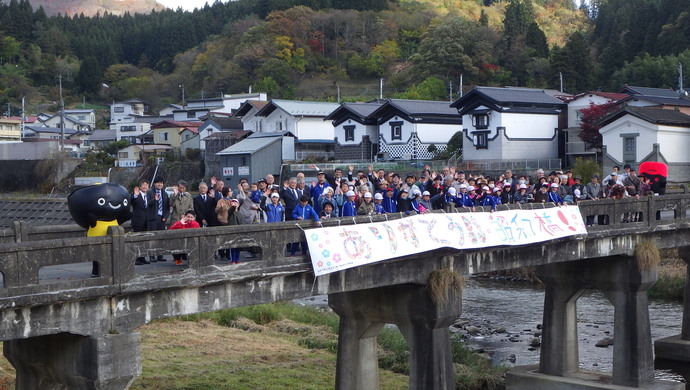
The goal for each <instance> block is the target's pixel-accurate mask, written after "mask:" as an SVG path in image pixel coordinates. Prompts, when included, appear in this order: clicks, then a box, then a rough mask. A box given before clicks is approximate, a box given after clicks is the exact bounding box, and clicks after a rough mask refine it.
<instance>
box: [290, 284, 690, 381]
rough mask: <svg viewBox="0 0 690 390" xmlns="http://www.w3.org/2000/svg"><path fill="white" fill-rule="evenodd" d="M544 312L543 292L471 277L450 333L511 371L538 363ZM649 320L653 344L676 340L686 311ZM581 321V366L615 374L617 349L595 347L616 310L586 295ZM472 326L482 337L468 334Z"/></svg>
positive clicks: (670, 374)
mask: <svg viewBox="0 0 690 390" xmlns="http://www.w3.org/2000/svg"><path fill="white" fill-rule="evenodd" d="M296 303H298V304H308V305H328V301H327V297H326V296H318V297H309V298H305V299H300V300H296ZM543 309H544V291H543V290H540V289H539V288H537V287H535V285H534V284H531V283H525V282H507V281H504V280H492V279H479V278H469V279H468V280H467V284H466V286H465V289H464V291H463V297H462V313H463V314H462V316H461V317H460V319H459V321H458V322H456V325H454V326H453V327H451V331H452V332H453V333H455V334H457V335H458V336H461V337H463V338H465V339H466V343H467V345H468V346H469V347H470V348H472V349H476V350H479V351H481V352H483V353H485V354H486V355H487V356H488V357H489V358H490V359H491V361H492V362H493V363H494V364H499V365H504V366H509V367H510V366H516V365H520V366H521V365H528V364H538V363H539V347H533V346H531V345H530V341H531V339H533V338H534V337H535V335H536V336H539V335H540V334H541V330H540V328H541V322H542V315H543ZM649 317H650V324H651V332H652V340H657V339H660V338H663V337H668V336H673V335H677V334H679V333H680V330H681V324H682V318H683V306H682V304H680V303H672V302H661V301H650V304H649ZM577 322H578V338H579V353H580V367H581V368H582V369H587V370H597V371H605V372H611V370H612V362H613V346H609V347H607V348H601V347H596V346H595V345H596V343H597V342H598V341H600V340H602V339H604V338H606V337H611V338H613V337H614V335H613V306H612V305H611V304H610V303H609V301H608V300H607V299H606V298H605V297H604V295H603V294H601V293H599V292H597V291H587V292H585V293H584V294H583V295H582V297H580V299H578V301H577ZM470 326H472V327H475V328H477V329H475V331H477V330H478V332H479V333H477V334H475V335H469V334H468V333H467V329H468V328H469V327H470ZM501 328H502V329H501ZM503 330H505V331H503ZM497 331H498V332H497ZM678 367H682V365H679V366H678ZM655 375H656V376H657V377H658V378H660V379H665V380H673V381H681V382H683V381H685V380H684V379H683V377H682V376H681V375H680V374H679V371H678V369H677V368H676V371H674V370H671V369H665V368H660V367H658V365H657V369H656V370H655ZM688 389H690V387H688Z"/></svg>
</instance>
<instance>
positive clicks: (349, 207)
mask: <svg viewBox="0 0 690 390" xmlns="http://www.w3.org/2000/svg"><path fill="white" fill-rule="evenodd" d="M345 196H346V197H347V200H346V201H345V203H343V207H342V209H341V211H340V215H341V216H343V217H354V216H356V215H357V205H356V204H355V196H356V195H355V192H354V191H352V190H350V191H348V192H346V193H345Z"/></svg>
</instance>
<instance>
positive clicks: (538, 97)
mask: <svg viewBox="0 0 690 390" xmlns="http://www.w3.org/2000/svg"><path fill="white" fill-rule="evenodd" d="M474 89H475V90H476V91H477V92H479V93H481V94H483V95H486V96H487V97H489V98H490V99H493V100H495V101H496V102H498V103H535V104H563V101H561V100H559V99H556V98H555V97H553V96H551V95H549V94H547V93H546V92H544V91H543V90H540V89H525V88H509V87H508V88H501V87H475V88H474Z"/></svg>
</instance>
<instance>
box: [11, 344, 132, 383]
mask: <svg viewBox="0 0 690 390" xmlns="http://www.w3.org/2000/svg"><path fill="white" fill-rule="evenodd" d="M139 341H140V335H139V333H122V334H108V335H104V336H100V337H94V336H80V335H75V334H71V333H58V334H54V335H48V336H38V337H30V338H26V339H15V340H9V341H5V342H4V344H3V348H4V354H5V357H6V358H7V360H9V362H10V363H11V364H12V365H13V366H14V368H15V370H16V371H17V380H16V383H15V389H16V390H62V389H69V390H124V389H128V388H129V386H130V385H131V384H132V382H133V381H134V379H135V378H136V377H137V376H139V375H140V374H141V357H140V354H139Z"/></svg>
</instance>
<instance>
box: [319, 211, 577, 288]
mask: <svg viewBox="0 0 690 390" xmlns="http://www.w3.org/2000/svg"><path fill="white" fill-rule="evenodd" d="M580 234H587V228H586V227H585V224H584V222H583V220H582V215H581V214H580V209H579V208H578V207H577V206H564V207H553V208H548V209H540V210H508V211H497V212H494V213H455V214H436V213H434V214H420V215H414V216H411V217H407V218H402V219H396V220H392V221H387V222H374V223H364V224H358V225H347V226H337V227H328V228H316V229H309V230H307V231H306V232H305V235H306V238H307V242H308V244H309V254H310V256H311V261H312V264H313V266H314V273H315V274H316V276H319V275H325V274H329V273H332V272H337V271H340V270H344V269H348V268H353V267H357V266H360V265H364V264H370V263H374V262H377V261H382V260H387V259H392V258H395V257H400V256H407V255H412V254H415V253H421V252H427V251H431V250H434V249H439V248H455V249H475V248H485V247H491V246H505V245H525V244H533V243H537V242H544V241H550V240H553V239H557V238H562V237H567V236H575V235H580Z"/></svg>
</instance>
